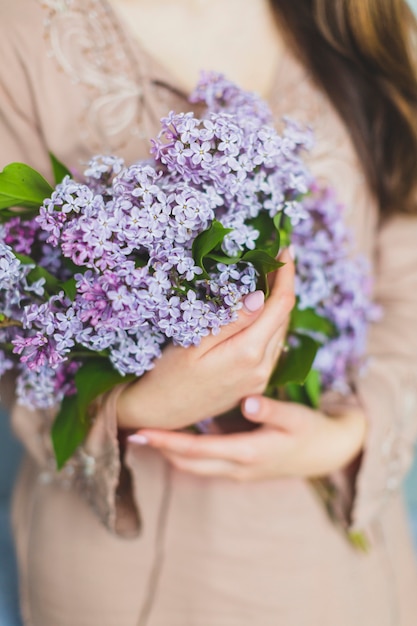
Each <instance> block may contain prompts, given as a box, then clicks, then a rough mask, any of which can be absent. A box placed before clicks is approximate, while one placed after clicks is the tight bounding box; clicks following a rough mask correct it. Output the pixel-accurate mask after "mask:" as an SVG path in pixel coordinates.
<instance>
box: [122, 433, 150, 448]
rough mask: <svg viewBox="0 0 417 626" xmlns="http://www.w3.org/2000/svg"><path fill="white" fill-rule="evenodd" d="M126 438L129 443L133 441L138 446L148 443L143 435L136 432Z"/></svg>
mask: <svg viewBox="0 0 417 626" xmlns="http://www.w3.org/2000/svg"><path fill="white" fill-rule="evenodd" d="M127 440H128V442H129V443H135V444H136V445H138V446H146V444H147V443H149V439H148V438H147V437H145V435H140V434H138V433H136V434H135V435H130V437H128V438H127Z"/></svg>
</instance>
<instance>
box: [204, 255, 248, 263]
mask: <svg viewBox="0 0 417 626" xmlns="http://www.w3.org/2000/svg"><path fill="white" fill-rule="evenodd" d="M206 258H207V259H210V260H212V261H216V263H224V265H233V264H234V263H239V261H240V260H241V258H242V255H239V256H233V257H232V256H226V255H225V254H215V253H214V252H211V253H210V254H207V256H206Z"/></svg>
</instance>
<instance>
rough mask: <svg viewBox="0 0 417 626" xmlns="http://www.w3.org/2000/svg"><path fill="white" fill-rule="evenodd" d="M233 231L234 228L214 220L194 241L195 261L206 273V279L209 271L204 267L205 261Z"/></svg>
mask: <svg viewBox="0 0 417 626" xmlns="http://www.w3.org/2000/svg"><path fill="white" fill-rule="evenodd" d="M232 230H233V228H225V227H224V226H223V224H221V223H220V222H218V221H217V220H213V221H212V223H211V225H210V227H209V228H208V229H207V230H205V231H203V232H202V233H200V234H199V235H198V236H197V237H196V238H195V239H194V242H193V248H192V252H193V259H194V261H195V263H196V265H198V266H199V267H201V269H202V270H203V271H204V272H205V277H207V270H206V268H205V266H204V259H205V258H206V257H207V255H209V254H210V253H211V252H213V250H215V248H217V246H219V245H220V244H221V243H222V241H223V239H224V238H225V236H226V235H228V234H229V233H231V232H232Z"/></svg>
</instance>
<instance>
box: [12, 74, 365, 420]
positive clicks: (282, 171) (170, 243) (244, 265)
mask: <svg viewBox="0 0 417 626" xmlns="http://www.w3.org/2000/svg"><path fill="white" fill-rule="evenodd" d="M191 102H194V103H200V104H204V105H205V113H204V115H203V116H201V117H197V116H196V115H195V114H194V113H192V112H188V113H179V114H176V113H170V114H169V115H168V116H167V117H166V118H163V119H162V120H161V132H160V134H159V135H158V137H157V138H156V139H154V140H153V141H152V149H151V154H152V158H151V159H150V160H149V161H146V162H138V163H135V164H133V165H130V166H127V165H125V163H124V162H123V160H122V159H120V158H118V157H111V156H97V157H95V158H93V159H92V160H91V161H90V163H89V164H88V167H87V169H86V171H85V173H84V176H85V178H84V180H83V181H82V182H78V181H76V180H73V179H72V178H71V177H69V176H66V177H65V178H64V179H63V181H62V182H61V183H60V184H58V185H57V186H56V188H55V190H54V192H53V194H52V196H51V197H50V198H48V199H46V200H45V201H44V203H43V205H42V207H41V208H40V210H39V215H38V216H37V217H36V218H35V219H32V220H26V221H25V220H23V219H21V218H19V217H13V218H12V219H10V220H9V221H8V222H7V223H6V224H5V225H4V226H3V227H2V228H1V230H0V311H1V313H2V314H3V318H7V320H8V323H6V324H4V323H3V327H2V328H0V346H3V347H4V346H6V345H10V344H11V345H12V346H13V349H12V351H13V354H14V355H18V357H19V363H18V369H19V375H18V384H17V391H18V396H19V399H20V402H21V403H23V404H27V405H29V406H35V407H41V408H45V407H48V406H52V405H53V404H55V403H57V402H59V401H60V400H61V399H62V397H63V396H64V395H67V394H69V393H72V392H74V387H73V383H72V381H73V377H74V374H75V372H76V371H77V369H78V368H79V366H80V364H81V363H82V362H83V358H88V356H89V355H91V354H94V353H99V354H100V356H104V357H107V358H108V359H110V361H111V363H112V364H113V366H114V368H116V370H117V371H118V372H120V373H121V374H122V375H126V374H134V375H136V376H141V375H142V374H144V373H145V372H146V371H148V370H149V369H151V368H152V367H153V365H154V362H155V359H157V358H158V357H159V356H160V354H161V350H162V348H163V346H164V345H165V344H166V343H167V341H173V342H174V343H176V344H179V345H182V346H184V347H187V346H191V345H197V344H198V343H199V342H200V341H201V339H202V338H203V337H205V336H207V335H208V334H209V333H213V334H216V333H218V332H219V331H220V328H221V326H223V325H225V324H229V323H230V322H232V321H233V320H235V319H236V316H237V312H238V310H239V308H240V307H241V303H242V299H243V297H244V296H245V295H246V294H248V293H250V292H252V291H254V290H255V289H256V288H257V283H258V280H259V272H258V270H257V269H256V268H255V266H254V265H253V264H252V263H250V262H249V261H245V260H244V258H243V257H244V254H245V253H247V252H248V251H253V250H256V248H257V246H258V243H259V239H260V235H261V233H260V230H259V229H258V228H257V219H258V218H259V217H260V216H262V215H266V216H268V219H269V220H270V221H271V224H272V220H276V219H277V217H279V219H280V223H281V226H282V228H284V225H285V224H287V226H288V229H289V230H292V232H293V240H294V242H295V244H296V246H297V256H298V268H299V276H298V296H299V301H300V306H301V307H308V306H312V307H314V308H317V309H318V310H320V312H322V313H323V314H325V315H326V316H328V317H329V318H330V319H331V320H332V321H333V322H334V324H335V326H336V327H337V330H338V332H339V331H340V336H339V337H338V338H337V339H335V340H334V341H332V344H331V346H330V345H329V347H328V348H323V349H322V351H321V352H320V353H319V355H318V358H317V367H318V368H319V369H320V370H321V371H322V372H323V374H324V376H325V378H326V382H327V384H329V385H332V384H333V383H337V384H339V381H340V380H343V379H344V376H346V365H347V364H350V363H351V360H350V359H351V356H350V355H351V354H353V356H354V358H356V357H357V356H358V354H359V351H360V347H361V345H362V342H363V336H364V333H365V327H366V321H367V316H366V308H367V306H368V305H369V302H368V300H367V297H368V296H367V293H368V292H367V285H366V284H365V282H364V279H363V272H361V271H359V270H357V271H356V265H355V264H354V263H352V264H350V265H349V266H348V267H347V268H345V269H344V268H343V264H344V263H345V262H346V257H345V256H344V253H341V252H340V250H341V248H340V247H339V244H340V245H342V244H343V245H344V238H345V229H344V227H343V226H342V224H343V221H342V217H341V216H340V211H339V207H338V205H337V203H336V202H334V200H333V199H331V198H330V197H329V196H317V197H318V199H317V200H311V199H308V198H309V195H311V189H312V186H313V183H314V181H313V178H312V176H311V174H310V173H309V171H308V170H307V168H306V166H305V164H304V162H303V159H302V152H303V151H304V150H308V149H309V148H310V146H311V145H312V135H311V132H310V131H309V130H308V129H301V128H300V127H299V126H297V125H296V124H295V123H293V122H291V121H290V120H286V125H285V129H284V131H283V133H282V134H278V132H277V131H276V130H275V129H274V128H273V126H272V116H271V113H270V111H269V110H268V107H267V106H266V104H265V103H264V102H263V101H262V100H261V99H260V98H258V97H257V96H255V95H253V94H249V93H247V92H244V91H242V90H241V89H239V88H238V87H236V86H234V85H233V84H231V83H230V82H229V81H227V80H226V79H224V78H223V77H221V76H218V75H214V74H207V75H204V76H203V78H202V80H201V82H200V83H199V85H198V87H197V89H196V91H195V93H194V94H193V96H192V98H191ZM316 195H317V194H316ZM214 223H216V224H219V225H221V227H222V228H223V229H227V231H224V232H225V235H224V237H223V239H222V241H221V243H220V244H219V248H218V249H217V250H216V251H215V252H216V254H215V255H214V256H213V257H212V258H211V260H210V262H209V263H208V264H207V265H204V264H202V263H201V262H198V260H197V259H196V254H195V250H194V248H193V246H194V244H195V242H196V240H197V238H198V237H199V236H200V235H201V234H202V233H205V232H207V230H208V229H210V228H211V227H213V224H214ZM274 223H275V221H274ZM15 252H16V253H19V254H20V255H22V254H23V255H27V256H29V257H31V259H34V264H32V263H31V262H30V259H29V262H28V260H27V258H26V259H23V260H22V259H21V257H19V254H18V256H16V255H15ZM339 254H340V256H338V255H339ZM36 267H41V268H44V269H45V270H47V272H49V273H50V274H51V275H53V277H54V278H55V279H57V283H56V284H57V285H58V286H59V288H58V289H55V290H52V291H53V293H50V291H49V290H48V288H47V279H46V278H45V276H42V275H41V276H40V277H39V278H37V279H36V280H29V279H28V277H30V273H31V272H32V271H33V270H34V268H36ZM355 272H356V273H355ZM352 277H353V279H352ZM347 278H348V279H349V281H351V280H353V282H351V283H350V285H351V286H350V287H349V288H347V287H346V284H347V281H346V279H347ZM69 284H71V285H69ZM358 307H359V310H360V311H361V312H362V311H363V315H362V314H361V315H360V316H359V318H358V319H357V321H356V322H352V311H353V310H355V311H356V310H357V309H358ZM7 320H6V321H7ZM349 324H350V325H349ZM0 326H1V324H0ZM14 358H16V357H14ZM335 359H336V360H337V364H335V362H334V361H335ZM0 361H1V365H0V376H1V375H2V374H3V372H4V371H5V370H6V369H8V368H9V367H11V365H12V360H11V358H10V351H9V352H8V353H7V355H6V352H3V353H0ZM333 370H334V371H336V375H334V376H333V378H332V377H331V372H332V371H333Z"/></svg>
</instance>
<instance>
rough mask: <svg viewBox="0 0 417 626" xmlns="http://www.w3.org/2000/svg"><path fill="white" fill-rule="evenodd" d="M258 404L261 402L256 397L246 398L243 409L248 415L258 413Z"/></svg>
mask: <svg viewBox="0 0 417 626" xmlns="http://www.w3.org/2000/svg"><path fill="white" fill-rule="evenodd" d="M260 406H261V404H260V402H259V400H258V399H257V398H246V400H245V404H244V411H245V413H247V414H248V415H256V414H257V413H259V409H260Z"/></svg>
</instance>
